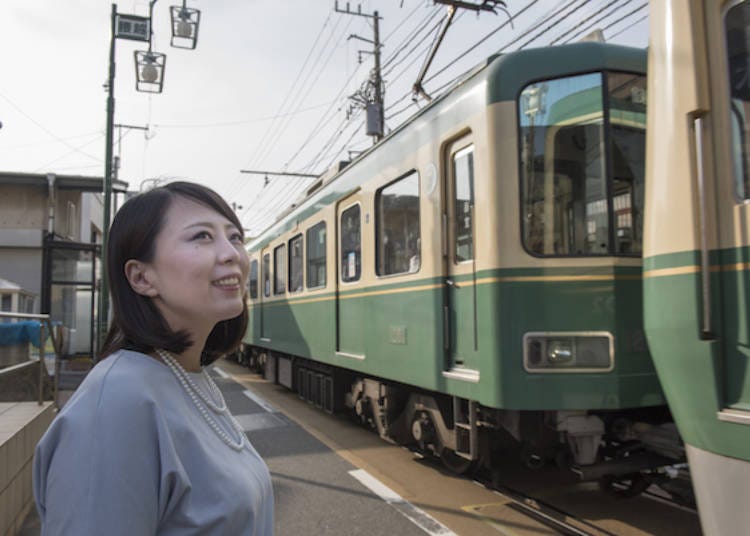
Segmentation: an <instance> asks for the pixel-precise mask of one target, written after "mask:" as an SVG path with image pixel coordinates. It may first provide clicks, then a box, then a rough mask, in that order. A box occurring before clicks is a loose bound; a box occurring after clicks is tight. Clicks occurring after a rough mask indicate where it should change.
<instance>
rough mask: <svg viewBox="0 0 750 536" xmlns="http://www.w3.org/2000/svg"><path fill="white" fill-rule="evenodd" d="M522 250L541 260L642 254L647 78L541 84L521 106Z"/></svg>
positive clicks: (609, 76)
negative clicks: (541, 258)
mask: <svg viewBox="0 0 750 536" xmlns="http://www.w3.org/2000/svg"><path fill="white" fill-rule="evenodd" d="M518 117H519V121H520V129H519V130H520V137H519V140H520V147H519V149H520V156H521V158H520V161H521V170H520V176H521V214H522V220H523V221H522V238H523V243H524V247H525V248H526V249H527V251H529V252H530V253H532V254H534V255H539V256H558V257H559V256H593V255H625V256H638V255H640V254H641V247H642V229H643V217H642V216H643V182H644V174H645V166H644V164H645V150H646V130H645V126H646V78H645V76H641V75H635V74H629V73H615V72H605V73H601V72H599V73H590V74H583V75H576V76H569V77H564V78H557V79H554V80H545V81H541V82H535V83H533V84H530V85H528V86H526V87H525V88H524V90H523V91H522V92H521V96H520V98H519V103H518Z"/></svg>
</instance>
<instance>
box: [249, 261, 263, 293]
mask: <svg viewBox="0 0 750 536" xmlns="http://www.w3.org/2000/svg"><path fill="white" fill-rule="evenodd" d="M253 272H255V278H254V279H253ZM259 282H260V266H259V263H258V259H250V268H249V270H248V275H247V293H248V296H249V297H250V299H251V300H257V299H258V297H259V292H258V290H259V288H258V286H259V285H258V283H259Z"/></svg>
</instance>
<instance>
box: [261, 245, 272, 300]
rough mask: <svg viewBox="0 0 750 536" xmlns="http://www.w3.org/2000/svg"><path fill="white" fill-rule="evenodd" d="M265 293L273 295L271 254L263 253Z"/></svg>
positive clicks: (265, 294)
mask: <svg viewBox="0 0 750 536" xmlns="http://www.w3.org/2000/svg"><path fill="white" fill-rule="evenodd" d="M263 295H264V296H266V297H268V296H270V295H271V255H270V254H268V253H266V254H265V255H263Z"/></svg>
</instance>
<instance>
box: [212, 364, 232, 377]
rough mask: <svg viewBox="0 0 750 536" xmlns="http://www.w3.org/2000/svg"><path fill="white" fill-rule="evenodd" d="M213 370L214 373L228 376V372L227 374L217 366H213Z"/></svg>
mask: <svg viewBox="0 0 750 536" xmlns="http://www.w3.org/2000/svg"><path fill="white" fill-rule="evenodd" d="M214 371H215V372H216V374H218V375H219V376H221V377H222V378H224V379H227V378H229V374H227V373H226V372H224V371H223V370H221V369H220V368H219V367H214Z"/></svg>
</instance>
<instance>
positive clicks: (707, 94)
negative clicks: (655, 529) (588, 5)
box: [643, 0, 750, 536]
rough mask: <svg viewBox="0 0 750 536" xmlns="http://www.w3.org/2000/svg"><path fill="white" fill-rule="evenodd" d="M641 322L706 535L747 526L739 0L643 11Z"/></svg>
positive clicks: (748, 50)
mask: <svg viewBox="0 0 750 536" xmlns="http://www.w3.org/2000/svg"><path fill="white" fill-rule="evenodd" d="M649 16H650V25H651V34H650V35H651V37H650V45H649V77H650V82H649V88H648V100H649V107H648V121H647V124H648V129H649V136H648V139H649V141H648V149H647V158H646V161H647V172H646V177H647V178H646V183H647V187H646V207H645V208H646V210H645V221H644V232H645V236H644V273H643V276H644V300H645V302H644V305H645V313H644V320H645V328H646V334H647V338H648V343H649V346H650V349H651V352H652V354H653V359H654V363H655V365H656V368H657V371H658V373H659V377H660V379H661V383H662V385H663V387H664V391H665V393H666V397H667V400H668V401H669V406H670V408H671V410H672V412H673V414H674V419H675V422H676V423H677V425H678V427H679V430H680V432H681V435H682V437H683V439H684V441H685V445H686V450H687V455H688V460H689V463H690V473H691V475H692V478H693V484H694V488H695V493H696V498H697V503H698V510H699V512H700V516H701V523H702V525H703V531H704V533H705V534H708V535H711V536H723V535H736V534H748V531H749V530H750V529H749V528H748V527H750V509H749V508H748V507H747V498H748V493H750V321H749V320H748V314H749V313H750V144H749V143H748V139H749V138H748V136H749V135H750V132H749V131H750V2H748V1H747V0H746V1H742V2H739V1H736V0H732V1H728V0H722V1H719V0H658V1H653V2H651V5H650V13H649Z"/></svg>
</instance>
